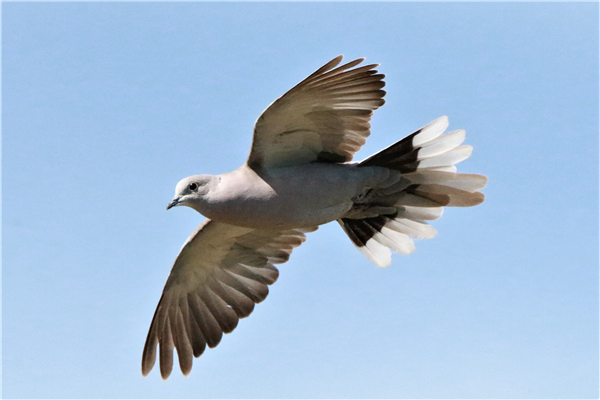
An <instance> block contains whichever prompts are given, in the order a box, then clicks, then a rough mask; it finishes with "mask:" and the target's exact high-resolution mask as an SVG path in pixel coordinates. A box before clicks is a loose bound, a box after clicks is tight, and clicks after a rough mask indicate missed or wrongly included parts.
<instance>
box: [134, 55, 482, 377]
mask: <svg viewBox="0 0 600 400" xmlns="http://www.w3.org/2000/svg"><path fill="white" fill-rule="evenodd" d="M341 61H342V56H339V57H337V58H335V59H333V60H332V61H330V62H328V63H327V64H325V65H324V66H323V67H321V68H319V69H318V70H317V71H315V72H314V73H313V74H312V75H310V76H309V77H308V78H306V79H305V80H303V81H302V82H300V83H299V84H298V85H296V86H295V87H294V88H292V89H291V90H290V91H288V92H287V93H286V94H284V95H283V96H282V97H280V98H279V99H277V100H276V101H275V102H273V103H272V104H271V105H270V106H269V107H268V108H267V109H266V110H265V111H264V112H263V114H262V115H261V116H260V118H259V119H258V120H257V122H256V124H255V127H254V139H253V143H252V149H251V151H250V156H249V158H248V161H247V162H246V164H244V165H243V166H242V167H240V168H239V169H237V170H235V171H233V172H229V173H226V174H223V175H218V176H211V175H195V176H191V177H189V178H185V179H183V180H181V181H180V182H179V183H178V184H177V187H176V189H175V197H174V199H173V200H172V201H171V203H169V205H168V207H167V209H169V208H171V207H174V206H180V205H185V206H188V207H191V208H193V209H194V210H196V211H198V212H199V213H201V214H202V215H204V216H205V217H207V218H208V219H207V220H206V222H205V223H204V224H202V225H201V226H200V227H199V228H198V229H197V230H196V231H195V232H194V233H193V234H192V235H191V236H190V237H189V239H188V240H187V241H186V243H185V244H184V245H183V248H182V249H181V252H180V253H179V255H178V256H177V259H176V260H175V263H174V265H173V268H172V270H171V273H170V275H169V278H168V279H167V283H166V285H165V288H164V290H163V293H162V297H161V299H160V301H159V303H158V307H157V309H156V312H155V313H154V317H153V319H152V323H151V325H150V330H149V332H148V337H147V339H146V344H145V346H144V353H143V356H142V373H143V375H144V376H145V375H147V374H148V373H149V372H150V370H152V368H153V366H154V363H155V361H156V346H157V345H159V347H160V354H159V359H160V373H161V375H162V378H163V379H167V378H168V377H169V375H170V373H171V370H172V368H173V348H176V349H177V355H178V359H179V365H180V367H181V371H182V372H183V374H184V375H186V376H187V375H188V374H189V373H190V371H191V368H192V360H193V357H199V356H200V355H201V354H202V353H203V352H204V350H205V349H206V346H208V347H210V348H213V347H215V346H216V345H218V344H219V342H220V340H221V337H222V336H223V333H229V332H231V331H233V329H235V327H236V326H237V324H238V320H239V318H244V317H247V316H248V315H250V313H251V312H252V310H253V309H254V305H255V304H256V303H260V302H261V301H263V300H264V299H265V298H266V297H267V294H268V292H269V289H268V285H271V284H272V283H274V282H275V281H276V280H277V277H278V275H279V272H278V270H277V268H275V266H274V264H281V263H284V262H286V261H287V260H288V259H289V257H290V254H291V252H292V250H293V249H294V248H295V247H297V246H299V245H300V244H302V243H303V242H304V241H305V240H306V237H305V234H306V233H308V232H313V231H315V230H316V229H317V227H318V226H319V225H322V224H326V223H328V222H332V221H337V222H338V223H339V224H340V225H341V226H342V228H343V230H344V231H345V232H346V234H347V235H348V236H349V237H350V240H352V243H354V245H355V246H356V247H357V248H358V249H359V250H360V251H361V252H362V253H363V254H364V255H365V256H366V257H367V258H368V259H369V260H371V261H372V262H373V263H374V264H375V265H377V266H378V267H386V266H388V265H389V264H390V262H391V251H390V249H392V250H394V251H397V252H399V253H401V254H409V253H411V252H412V251H413V250H414V243H413V238H414V239H429V238H431V237H433V236H434V235H435V234H436V231H435V229H433V228H432V227H431V226H430V225H428V224H427V222H426V221H427V220H434V219H437V218H439V217H440V216H441V215H442V206H457V207H470V206H475V205H477V204H480V203H481V202H483V200H484V196H483V194H481V193H479V192H478V190H480V189H482V188H483V187H484V186H485V184H486V182H487V178H486V177H484V176H481V175H473V174H458V173H456V167H455V164H456V163H458V162H460V161H462V160H464V159H466V158H468V157H469V156H470V155H471V151H472V147H471V146H460V144H461V143H462V142H463V141H464V139H465V131H463V130H457V131H454V132H450V133H447V134H442V133H443V132H444V131H445V130H446V128H447V127H448V118H447V117H441V118H438V119H437V120H435V121H433V122H432V123H430V124H428V125H426V126H425V127H423V128H421V129H419V130H417V131H416V132H414V133H412V134H411V135H409V136H407V137H405V138H404V139H402V140H400V141H399V142H397V143H395V144H393V145H391V146H390V147H388V148H386V149H384V150H382V151H380V152H379V153H376V154H375V155H373V156H371V157H369V158H367V159H366V160H364V161H361V162H359V163H350V161H351V160H352V157H353V155H354V153H355V152H357V151H358V150H359V149H360V147H361V146H362V145H363V144H364V143H365V141H366V138H367V137H368V136H369V134H370V124H369V121H370V119H371V116H372V114H373V110H376V109H377V108H379V107H380V106H382V105H383V104H384V100H383V97H384V95H385V92H384V91H383V90H381V89H382V88H383V86H384V85H385V83H384V81H383V78H384V75H383V74H378V73H377V71H376V70H375V69H374V68H375V67H377V65H378V64H372V65H365V66H361V67H357V68H354V67H356V66H357V65H359V64H360V63H362V62H363V61H364V59H358V60H355V61H352V62H350V63H348V64H345V65H342V66H340V67H337V66H338V64H339V63H340V62H341ZM336 67H337V68H336Z"/></svg>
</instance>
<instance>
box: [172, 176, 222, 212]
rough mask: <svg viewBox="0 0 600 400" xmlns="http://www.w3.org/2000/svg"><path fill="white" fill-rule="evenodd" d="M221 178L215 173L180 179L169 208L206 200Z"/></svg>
mask: <svg viewBox="0 0 600 400" xmlns="http://www.w3.org/2000/svg"><path fill="white" fill-rule="evenodd" d="M218 181H219V178H218V177H217V176H213V175H194V176H189V177H187V178H184V179H182V180H180V181H179V183H178V184H177V186H176V187H175V197H173V200H171V202H170V203H169V204H168V205H167V210H168V209H170V208H173V207H176V206H188V207H191V208H194V209H196V207H194V205H198V204H201V203H203V202H205V199H206V196H207V195H208V193H209V192H210V190H211V189H212V188H214V186H215V185H216V184H217V183H218Z"/></svg>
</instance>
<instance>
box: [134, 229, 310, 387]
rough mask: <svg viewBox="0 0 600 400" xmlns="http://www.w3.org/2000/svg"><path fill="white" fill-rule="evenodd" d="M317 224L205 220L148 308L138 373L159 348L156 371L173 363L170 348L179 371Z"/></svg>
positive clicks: (212, 342)
mask: <svg viewBox="0 0 600 400" xmlns="http://www.w3.org/2000/svg"><path fill="white" fill-rule="evenodd" d="M316 229H317V228H316V227H315V228H307V229H293V230H287V231H279V232H278V231H262V230H254V229H249V228H241V227H237V226H232V225H227V224H222V223H219V222H214V221H210V220H207V222H205V223H204V224H203V225H201V226H200V227H199V228H198V229H197V230H196V232H194V233H193V234H192V235H191V236H190V238H189V239H188V240H187V242H186V243H185V244H184V245H183V248H182V249H181V252H180V253H179V255H178V256H177V259H176V260H175V264H174V265H173V269H172V270H171V274H170V275H169V279H168V280H167V283H166V284H165V288H164V290H163V294H162V297H161V299H160V302H159V303H158V307H157V308H156V312H155V313H154V318H153V319H152V324H151V325H150V330H149V332H148V337H147V338H146V344H145V346H144V354H143V356H142V374H143V375H144V376H146V375H148V373H149V372H150V371H151V370H152V368H153V367H154V362H155V361H156V345H157V344H158V345H159V348H160V357H159V358H160V373H161V375H162V378H163V379H167V378H168V377H169V375H170V374H171V370H172V369H173V348H176V349H177V356H178V358H179V366H180V367H181V371H182V372H183V374H184V375H188V374H189V373H190V371H191V369H192V360H193V358H192V356H194V357H199V356H200V355H201V354H202V353H203V352H204V350H205V349H206V346H208V347H210V348H213V347H215V346H216V345H218V344H219V342H220V341H221V337H222V336H223V333H229V332H231V331H233V329H235V327H236V326H237V324H238V320H239V318H244V317H247V316H248V315H250V313H251V312H252V310H253V309H254V304H256V303H260V302H261V301H263V300H264V299H265V298H266V297H267V294H268V293H269V289H268V286H267V285H270V284H272V283H274V282H275V281H276V280H277V277H278V276H279V271H277V268H275V267H274V266H273V264H281V263H284V262H286V261H287V260H288V259H289V257H290V254H291V252H292V250H293V248H294V247H297V246H299V245H300V244H302V243H303V242H304V241H305V240H306V237H305V236H304V233H306V232H312V231H315V230H316Z"/></svg>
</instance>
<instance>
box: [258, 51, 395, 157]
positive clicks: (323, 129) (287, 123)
mask: <svg viewBox="0 0 600 400" xmlns="http://www.w3.org/2000/svg"><path fill="white" fill-rule="evenodd" d="M341 61H342V56H339V57H337V58H335V59H333V60H331V61H330V62H328V63H327V64H325V65H324V66H323V67H321V68H319V69H318V70H317V71H315V72H314V73H313V74H312V75H310V76H309V77H308V78H306V79H305V80H303V81H302V82H300V83H299V84H298V85H296V86H295V87H294V88H292V89H291V90H290V91H289V92H287V93H286V94H284V95H283V96H282V97H280V98H279V99H277V100H276V101H275V102H273V103H272V104H271V105H270V106H269V107H268V108H267V109H266V110H265V111H264V112H263V114H262V115H261V116H260V117H259V118H258V120H257V121H256V125H255V126H254V139H253V142H252V150H251V151H250V157H249V158H248V165H249V166H250V167H251V168H254V169H259V168H269V167H277V166H288V165H298V164H305V163H309V162H312V161H324V162H335V163H343V162H347V161H350V160H352V156H353V155H354V153H356V152H357V151H358V150H359V149H360V148H361V146H362V145H363V144H365V142H366V138H367V137H368V136H369V135H370V133H371V132H370V128H371V125H370V123H369V121H370V120H371V116H372V115H373V110H376V109H377V108H379V107H381V106H382V105H383V103H384V102H385V101H384V100H383V96H385V91H383V90H381V88H382V87H384V86H385V82H384V81H383V78H384V77H385V75H383V74H378V73H377V71H376V70H374V69H373V68H375V67H376V66H377V65H379V64H371V65H365V66H362V67H358V68H354V69H352V68H353V67H355V66H357V65H358V64H360V63H361V62H363V61H364V58H361V59H358V60H354V61H351V62H349V63H348V64H345V65H342V66H341V67H338V68H335V67H336V66H337V65H338V64H339V63H340V62H341ZM334 68H335V69H334Z"/></svg>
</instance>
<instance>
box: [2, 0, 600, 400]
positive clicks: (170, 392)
mask: <svg viewBox="0 0 600 400" xmlns="http://www.w3.org/2000/svg"><path fill="white" fill-rule="evenodd" d="M1 7H2V384H1V386H2V397H3V398H7V399H9V398H598V396H599V393H598V383H599V380H598V375H599V368H598V362H599V358H598V106H599V104H598V83H599V81H598V42H599V41H598V11H599V6H598V3H473V2H465V3H441V2H440V3H437V2H431V3H418V2H416V3H392V2H381V3H341V2H336V3H233V2H228V3H203V2H193V3H192V2H190V3H162V2H153V3H143V2H131V3H99V2H83V3H69V2H62V3H50V2H49V3H34V2H2V5H1ZM339 54H344V55H345V57H346V60H347V61H349V60H352V59H354V58H358V57H367V62H374V63H381V66H380V67H379V68H378V69H379V71H381V72H382V73H384V74H386V82H387V86H386V87H385V90H386V91H387V92H388V94H387V95H386V101H387V103H386V104H385V105H384V106H383V107H382V108H381V109H379V110H378V111H376V112H375V115H374V118H373V120H372V135H371V137H370V138H369V140H368V141H367V144H366V145H365V146H364V147H363V149H362V150H361V151H360V152H359V153H358V155H357V157H356V159H357V160H360V159H363V158H365V157H367V156H369V155H370V154H372V153H374V152H376V151H378V150H380V149H382V148H384V147H386V146H388V145H390V144H392V143H394V142H396V141H397V140H399V139H401V138H402V137H404V136H405V135H407V134H409V133H411V132H412V131H414V130H416V129H418V128H419V127H421V126H423V125H425V124H427V123H428V122H430V121H432V120H434V119H435V118H437V117H439V116H441V115H448V116H449V119H450V127H449V129H450V130H454V129H459V128H463V129H465V130H466V132H467V140H466V142H465V143H466V144H470V145H472V146H473V147H474V152H473V155H472V157H471V158H470V159H468V160H466V161H464V162H462V163H461V164H459V165H458V168H459V172H468V173H480V174H484V175H486V176H488V177H489V179H490V181H489V184H488V187H487V188H486V189H484V191H483V192H484V193H485V195H486V201H485V203H483V204H482V205H480V206H478V207H474V208H467V209H446V211H445V213H444V216H443V217H442V218H441V219H439V220H438V221H435V222H433V223H432V225H433V226H434V227H435V228H436V229H437V230H438V232H439V233H438V236H437V237H435V238H433V239H431V240H427V241H419V242H417V243H416V246H417V249H416V251H415V253H413V254H411V255H410V256H401V255H395V256H394V257H393V261H392V265H391V266H390V267H388V268H386V269H378V268H376V267H374V266H373V265H372V264H371V263H370V262H369V261H368V260H367V259H366V258H365V257H364V256H362V255H361V254H360V253H359V252H358V251H357V250H356V249H355V248H354V247H353V246H352V243H351V242H350V240H349V239H348V238H347V237H346V235H345V234H344V233H343V232H342V230H341V229H340V227H339V226H338V225H337V224H335V223H333V224H328V225H326V226H323V227H321V228H320V229H319V231H317V232H315V233H312V234H309V235H308V240H307V242H306V243H305V244H303V245H302V246H301V247H300V248H298V249H297V250H296V251H295V252H294V254H293V255H292V257H291V260H290V261H289V262H288V263H287V264H283V265H281V266H280V267H279V270H280V272H281V275H280V278H279V280H278V282H276V283H275V284H274V285H273V286H271V288H270V294H269V296H268V297H267V299H266V300H265V301H264V302H263V303H261V304H259V305H258V306H257V307H256V308H255V310H254V312H253V314H252V315H251V316H250V317H248V318H246V319H243V320H241V321H240V323H239V325H238V327H237V328H236V330H235V331H234V332H233V333H231V334H229V335H225V336H224V338H223V340H222V342H221V344H219V346H218V347H216V348H215V349H210V350H207V351H206V353H205V354H204V355H202V356H201V357H200V358H199V359H195V360H194V367H193V369H192V373H191V374H190V376H188V377H187V378H184V377H182V375H181V373H180V371H179V369H178V367H177V365H176V367H175V368H174V371H173V374H172V375H171V377H170V378H169V380H168V381H166V382H163V381H162V380H161V379H160V374H159V373H158V366H155V369H154V370H153V371H152V373H151V374H150V375H149V376H148V377H146V378H143V377H142V375H141V367H140V360H141V354H142V348H143V344H144V340H145V338H146V334H147V330H148V327H149V325H150V321H151V319H152V315H153V313H154V309H155V307H156V305H157V303H158V300H159V298H160V294H161V291H162V288H163V285H164V283H165V281H166V279H167V276H168V274H169V270H170V267H171V265H172V262H173V261H174V259H175V257H176V255H177V253H178V251H179V249H180V248H181V246H182V245H183V243H184V242H185V240H186V239H187V237H188V236H189V235H190V234H191V233H192V231H193V230H194V229H195V228H196V227H197V226H198V225H199V224H200V223H201V222H202V221H203V220H204V218H203V217H202V216H201V215H199V214H197V213H196V212H195V211H193V210H191V209H188V208H184V207H180V208H176V209H173V210H170V211H168V212H166V211H165V207H166V205H167V202H168V201H169V200H170V199H171V198H172V196H173V192H174V189H175V185H176V183H177V182H178V181H179V180H180V179H181V178H184V177H186V176H189V175H194V174H199V173H211V174H218V173H224V172H228V171H231V170H233V169H236V168H237V167H239V166H240V165H241V164H242V163H243V162H245V160H246V157H247V154H248V152H249V149H250V143H251V140H252V137H251V135H252V127H253V124H254V121H255V120H256V118H258V116H259V115H260V113H261V112H262V110H264V108H266V107H267V106H268V105H269V104H270V103H271V102H272V101H273V100H275V99H276V98H277V97H278V96H280V95H282V94H283V93H284V92H285V91H287V90H288V89H290V88H291V87H292V86H294V85H295V84H296V83H298V82H299V81H300V80H302V79H304V78H305V77H306V76H308V75H309V74H310V73H312V72H313V71H314V70H315V69H317V68H318V67H320V66H321V65H323V64H325V63H326V62H327V61H329V60H330V59H332V58H334V57H336V56H337V55H339Z"/></svg>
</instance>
